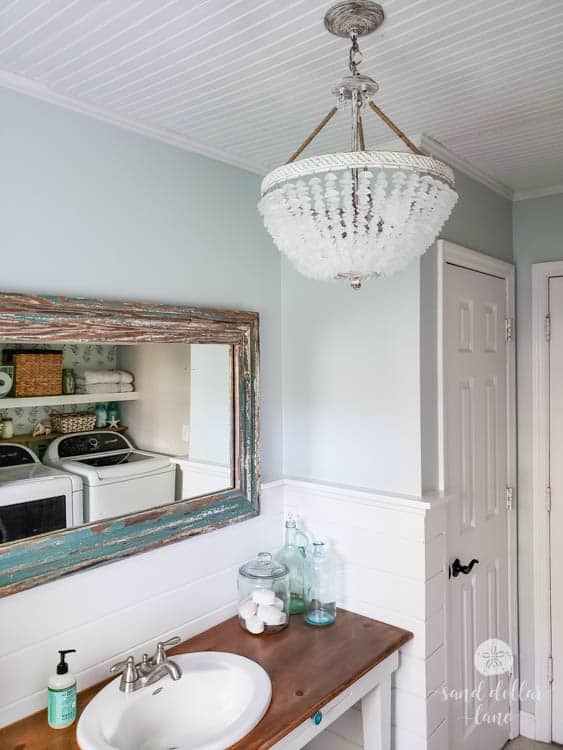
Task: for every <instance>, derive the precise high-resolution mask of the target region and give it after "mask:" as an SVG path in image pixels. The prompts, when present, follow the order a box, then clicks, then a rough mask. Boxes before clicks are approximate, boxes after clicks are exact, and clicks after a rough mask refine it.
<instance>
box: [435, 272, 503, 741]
mask: <svg viewBox="0 0 563 750" xmlns="http://www.w3.org/2000/svg"><path fill="white" fill-rule="evenodd" d="M505 307H506V302H505V280H504V279H501V278H497V277H496V276H490V275H488V274H484V273H479V272H477V271H471V270H469V269H466V268H461V267H459V266H455V265H451V264H449V263H448V264H446V266H445V293H444V396H445V398H444V425H445V481H446V489H447V491H448V493H451V500H450V502H449V508H448V534H447V539H448V559H449V563H450V565H452V563H453V561H454V560H455V559H456V558H458V559H459V560H460V562H461V564H462V565H464V566H467V565H468V564H469V563H470V562H471V561H472V560H473V559H476V560H478V563H475V564H474V566H473V567H472V569H471V571H470V572H467V573H461V574H458V575H457V576H456V577H451V578H450V579H449V581H448V584H447V586H448V594H447V609H446V612H447V616H446V617H447V622H446V647H447V686H448V690H450V691H451V690H456V691H460V695H461V696H462V697H461V698H459V699H457V700H456V699H452V698H450V700H449V701H448V719H449V733H450V734H449V736H450V742H449V750H499V749H500V748H502V747H503V745H504V744H505V742H506V741H507V740H508V738H509V725H508V723H503V722H502V720H501V722H496V723H491V722H490V719H491V718H492V714H495V715H498V716H499V717H503V718H504V717H508V715H509V711H510V707H509V700H508V697H507V698H506V700H500V701H499V700H497V699H495V698H492V697H491V696H490V691H491V690H494V688H495V686H496V685H497V684H498V683H499V682H500V681H501V680H503V681H504V685H505V687H507V686H508V681H509V678H510V676H509V675H504V676H503V677H499V676H493V677H483V676H482V675H481V674H480V673H479V672H478V671H477V670H476V669H475V667H474V655H475V651H476V649H477V647H478V646H479V645H480V644H481V643H483V642H484V641H486V640H488V639H489V638H498V639H502V640H503V641H506V642H509V619H508V611H509V608H508V591H509V587H508V524H507V512H508V511H507V507H506V484H507V472H508V464H507V448H508V423H507V389H506V386H507V351H506V346H507V344H506V341H505ZM499 724H500V725H499Z"/></svg>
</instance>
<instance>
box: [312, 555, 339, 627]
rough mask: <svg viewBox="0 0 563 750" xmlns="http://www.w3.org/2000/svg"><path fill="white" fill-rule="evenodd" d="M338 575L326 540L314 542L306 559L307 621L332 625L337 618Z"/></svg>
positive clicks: (313, 623)
mask: <svg viewBox="0 0 563 750" xmlns="http://www.w3.org/2000/svg"><path fill="white" fill-rule="evenodd" d="M336 586H337V577H336V570H335V565H334V562H333V559H332V557H331V555H329V553H328V552H327V549H326V546H325V543H324V542H314V543H313V552H312V554H311V555H309V557H308V558H307V560H306V561H305V621H306V622H308V623H309V625H317V626H320V627H322V626H324V625H332V623H333V622H334V621H335V620H336Z"/></svg>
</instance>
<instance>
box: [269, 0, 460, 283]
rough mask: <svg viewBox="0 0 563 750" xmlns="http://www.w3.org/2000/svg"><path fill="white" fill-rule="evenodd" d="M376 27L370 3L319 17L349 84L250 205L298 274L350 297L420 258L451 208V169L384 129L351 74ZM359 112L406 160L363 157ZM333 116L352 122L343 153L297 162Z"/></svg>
mask: <svg viewBox="0 0 563 750" xmlns="http://www.w3.org/2000/svg"><path fill="white" fill-rule="evenodd" d="M383 20H384V14H383V8H382V7H381V6H380V5H378V4H377V3H375V2H371V0H358V1H357V2H354V1H352V0H346V2H340V3H338V4H337V5H335V6H333V7H332V8H330V10H329V11H328V12H327V14H326V16H325V19H324V22H325V27H326V28H327V30H328V31H330V32H331V33H332V34H335V35H336V36H339V37H345V38H349V39H350V41H351V48H350V53H349V68H350V75H348V76H346V77H345V78H343V79H342V81H341V82H340V83H339V84H337V86H336V87H335V88H334V89H333V92H332V93H333V94H335V95H336V97H337V102H336V105H335V106H334V107H333V108H332V109H331V110H330V112H329V113H328V114H327V115H326V116H325V117H324V118H323V119H322V120H321V122H320V123H319V124H318V125H317V127H316V128H315V129H314V130H313V132H312V133H311V134H310V135H309V136H308V137H307V138H306V139H305V141H304V142H303V143H302V144H301V146H300V147H299V148H298V149H297V151H296V152H295V153H294V154H293V155H292V156H291V157H290V159H289V161H288V162H287V164H285V165H284V166H281V167H278V168H277V169H274V170H273V171H272V172H270V173H269V174H268V175H266V177H265V178H264V180H263V182H262V189H261V199H260V202H259V204H258V209H259V211H260V213H261V214H262V216H263V218H264V224H265V226H266V229H267V230H268V232H269V233H270V234H271V236H272V238H273V240H274V243H275V244H276V246H277V247H278V249H279V250H280V251H281V252H282V253H283V254H284V255H286V256H287V258H288V259H289V260H290V261H291V263H292V264H293V265H294V266H295V268H296V269H297V270H298V271H299V272H300V273H302V274H303V275H304V276H308V277H310V278H312V279H318V280H320V281H330V280H333V279H344V280H347V281H349V283H350V284H351V286H352V287H353V288H354V289H359V288H360V287H361V285H362V281H363V280H364V279H370V278H378V277H388V276H391V275H393V274H394V273H396V272H397V271H400V270H401V269H403V268H404V267H405V266H407V265H408V264H409V263H410V262H411V261H412V260H414V259H415V258H417V257H419V256H420V255H422V254H423V253H424V252H425V251H426V250H427V249H428V248H429V247H430V245H431V244H432V243H433V242H434V240H435V239H436V237H437V236H438V233H439V232H440V230H441V228H442V227H443V225H444V223H445V221H446V219H447V218H448V216H449V215H450V213H451V210H452V208H453V207H454V205H455V204H456V201H457V198H458V196H457V193H456V192H455V190H454V175H453V171H452V169H451V168H450V167H448V166H447V165H446V164H443V163H442V162H440V161H437V160H436V159H432V158H430V157H429V156H426V155H425V154H424V153H423V152H422V151H420V150H419V149H418V148H417V147H416V146H415V145H414V144H413V143H412V141H411V140H410V139H409V138H408V137H407V136H406V135H405V134H404V133H403V132H402V131H401V130H400V129H399V128H398V127H397V125H395V123H394V122H392V120H391V119H390V118H389V117H388V116H387V115H386V114H385V113H384V112H383V111H382V110H381V109H380V108H379V107H378V106H377V105H376V104H375V102H374V101H373V99H372V97H373V96H374V94H375V93H376V92H377V91H378V89H379V86H378V84H377V83H376V82H375V81H374V80H373V79H372V78H370V77H369V76H366V75H363V74H361V73H360V71H359V70H358V67H359V65H360V63H361V62H362V55H361V52H360V48H359V45H358V39H359V38H360V37H363V36H366V35H367V34H371V33H372V32H373V31H375V29H377V28H378V27H379V26H380V25H381V24H382V23H383ZM367 108H369V109H371V110H372V111H373V112H374V113H375V114H376V115H377V116H378V117H379V118H381V120H383V122H384V123H385V124H386V125H387V126H388V127H389V128H391V130H392V131H393V132H394V133H395V135H396V136H398V137H399V138H400V139H401V140H402V141H403V143H404V144H406V146H407V147H408V148H409V150H410V153H408V152H404V151H369V150H367V147H366V142H365V135H364V125H363V113H364V112H365V111H366V109H367ZM339 110H343V111H345V112H347V113H348V115H349V117H350V118H351V133H352V144H351V150H350V151H342V152H338V153H331V154H323V155H322V156H313V157H310V158H306V159H300V160H299V161H297V159H298V157H299V156H300V155H301V153H302V152H303V151H304V150H305V148H306V147H307V146H308V145H309V144H310V143H311V142H312V141H313V140H314V139H315V138H316V136H317V135H318V134H319V133H320V132H321V130H322V129H323V128H324V127H325V126H326V125H327V124H328V123H329V121H330V120H332V118H333V117H334V115H335V114H336V113H337V112H338V111H339Z"/></svg>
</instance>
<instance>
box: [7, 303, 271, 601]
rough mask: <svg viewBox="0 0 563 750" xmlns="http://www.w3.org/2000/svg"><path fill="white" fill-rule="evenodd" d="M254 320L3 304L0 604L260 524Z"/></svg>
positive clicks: (121, 307) (114, 307) (154, 309)
mask: <svg viewBox="0 0 563 750" xmlns="http://www.w3.org/2000/svg"><path fill="white" fill-rule="evenodd" d="M258 363H259V337H258V315H257V313H253V312H240V311H227V310H221V309H199V308H188V307H173V306H168V305H148V304H141V303H131V302H107V301H101V300H89V299H79V298H66V297H65V298H61V297H39V296H29V295H20V294H0V430H1V432H0V595H6V594H9V593H13V592H15V591H19V590H21V589H24V588H28V587H30V586H33V585H37V584H38V583H42V582H45V581H48V580H51V579H53V578H56V577H59V576H61V575H65V574H67V573H71V572H74V571H77V570H80V569H82V568H86V567H89V566H91V565H96V564H99V563H102V562H108V561H110V560H114V559H117V558H119V557H123V556H126V555H130V554H134V553H136V552H143V551H146V550H148V549H151V548H154V547H157V546H160V545H162V544H166V543H169V542H173V541H177V540H179V539H182V538H185V537H187V536H190V535H193V534H198V533H202V532H205V531H210V530H213V529H215V528H218V527H220V526H224V525H226V524H229V523H234V522H236V521H240V520H243V519H246V518H250V517H252V516H254V515H256V514H257V512H258V502H259V463H258V436H259V429H258V371H259V365H258Z"/></svg>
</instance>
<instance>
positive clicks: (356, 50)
mask: <svg viewBox="0 0 563 750" xmlns="http://www.w3.org/2000/svg"><path fill="white" fill-rule="evenodd" d="M350 39H351V40H352V46H351V47H350V54H349V68H350V72H351V73H352V75H353V76H358V75H359V72H358V65H361V63H362V60H363V59H364V57H363V55H362V52H361V50H360V45H359V44H358V35H357V34H356V33H353V34H351V36H350Z"/></svg>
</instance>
